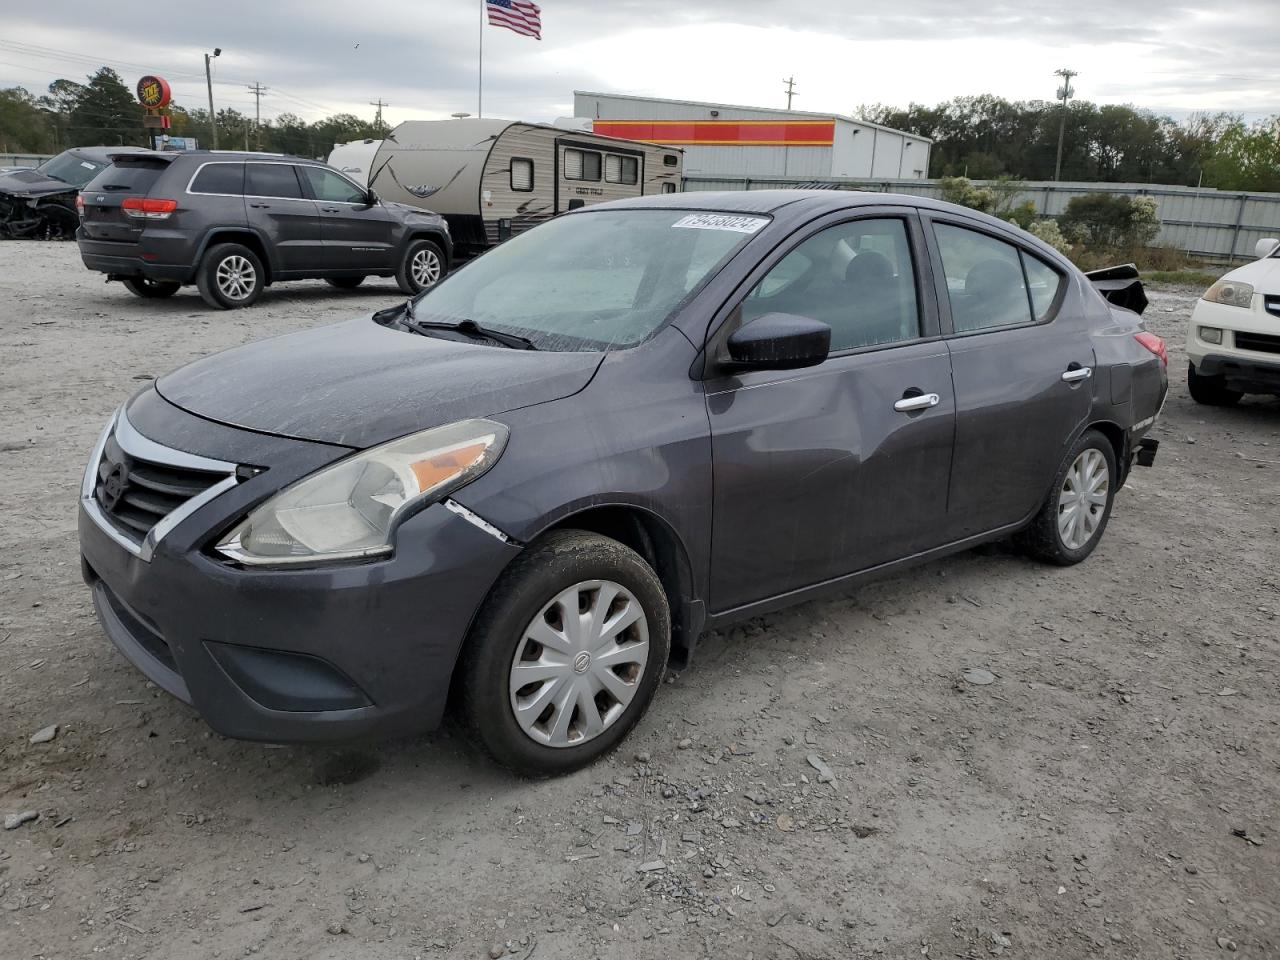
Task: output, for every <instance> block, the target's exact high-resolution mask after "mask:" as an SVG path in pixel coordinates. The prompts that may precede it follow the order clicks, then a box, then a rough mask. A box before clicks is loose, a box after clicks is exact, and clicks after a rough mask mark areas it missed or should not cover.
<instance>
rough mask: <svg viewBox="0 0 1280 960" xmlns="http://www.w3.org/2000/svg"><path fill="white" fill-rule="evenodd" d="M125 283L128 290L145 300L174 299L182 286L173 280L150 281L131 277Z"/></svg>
mask: <svg viewBox="0 0 1280 960" xmlns="http://www.w3.org/2000/svg"><path fill="white" fill-rule="evenodd" d="M123 283H124V288H125V289H126V290H128V291H129V292H130V293H132V294H133V295H134V296H135V297H142V298H143V299H144V300H161V299H163V298H165V297H172V296H173V295H174V294H175V293H177V292H178V290H179V288H181V286H182V284H180V283H177V282H175V281H173V280H148V279H147V278H146V277H129V278H128V279H127V280H124V281H123Z"/></svg>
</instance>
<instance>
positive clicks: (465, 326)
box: [400, 300, 538, 350]
mask: <svg viewBox="0 0 1280 960" xmlns="http://www.w3.org/2000/svg"><path fill="white" fill-rule="evenodd" d="M400 322H401V323H403V324H404V325H405V326H406V327H408V328H409V329H410V330H412V331H413V332H414V333H420V334H422V335H423V336H429V335H430V334H429V333H428V331H430V330H453V331H456V332H457V333H461V334H463V335H465V336H468V337H475V338H477V339H482V340H494V341H496V342H498V343H500V344H502V345H503V346H506V347H512V348H514V349H516V350H537V349H538V348H537V347H536V346H535V345H534V343H533V341H532V340H530V339H529V338H528V337H522V336H520V335H519V334H516V333H506V332H505V331H502V330H491V329H489V328H488V327H482V326H481V325H480V324H478V323H476V322H475V321H474V320H459V321H458V322H457V323H446V322H444V321H441V320H419V319H418V318H417V317H416V316H415V315H414V306H413V301H412V300H406V301H405V304H404V313H403V314H402V315H401V317H400Z"/></svg>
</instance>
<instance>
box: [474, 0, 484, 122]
mask: <svg viewBox="0 0 1280 960" xmlns="http://www.w3.org/2000/svg"><path fill="white" fill-rule="evenodd" d="M484 4H485V0H480V70H479V74H478V76H477V79H476V117H477V119H478V118H480V117H483V116H484Z"/></svg>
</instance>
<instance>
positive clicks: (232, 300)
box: [196, 243, 266, 310]
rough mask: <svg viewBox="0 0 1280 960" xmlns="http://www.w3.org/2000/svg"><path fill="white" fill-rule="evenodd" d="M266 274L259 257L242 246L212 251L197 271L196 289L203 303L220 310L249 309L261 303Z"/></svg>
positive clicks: (224, 246) (225, 245)
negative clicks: (257, 302)
mask: <svg viewBox="0 0 1280 960" xmlns="http://www.w3.org/2000/svg"><path fill="white" fill-rule="evenodd" d="M265 283H266V270H264V269H263V267H262V261H261V260H260V259H259V258H258V255H257V254H256V253H254V252H253V251H252V250H250V249H249V248H248V247H246V246H244V245H242V244H239V243H219V244H217V245H216V246H213V247H210V248H209V251H208V252H207V253H206V254H205V255H204V259H203V260H201V261H200V267H199V269H197V270H196V287H197V288H198V289H199V290H200V296H201V297H202V298H203V299H204V302H205V303H207V304H208V305H209V306H211V307H216V308H217V309H219V310H235V309H238V308H239V307H247V306H249V305H250V304H252V303H253V302H254V301H256V300H257V299H258V297H259V296H260V295H261V293H262V288H263V286H264V285H265Z"/></svg>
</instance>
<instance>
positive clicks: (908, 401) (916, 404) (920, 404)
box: [893, 393, 942, 413]
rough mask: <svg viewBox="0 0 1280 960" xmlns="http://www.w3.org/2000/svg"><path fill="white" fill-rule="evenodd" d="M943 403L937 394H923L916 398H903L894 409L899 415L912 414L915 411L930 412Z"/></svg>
mask: <svg viewBox="0 0 1280 960" xmlns="http://www.w3.org/2000/svg"><path fill="white" fill-rule="evenodd" d="M941 402H942V398H941V397H940V396H938V395H937V394H936V393H922V394H920V395H919V396H916V397H903V398H902V399H901V400H899V401H898V402H897V403H895V404H894V405H893V409H895V410H897V411H898V412H899V413H911V412H913V411H915V410H928V409H929V408H930V407H936V406H937V405H938V404H939V403H941Z"/></svg>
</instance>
